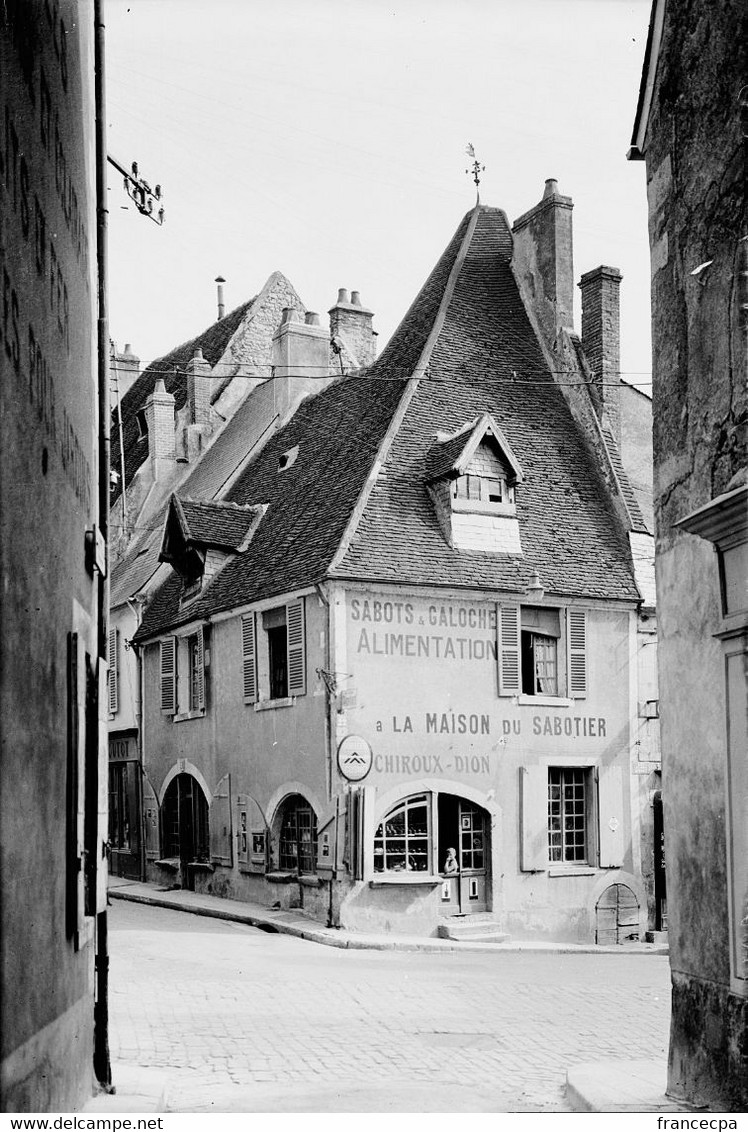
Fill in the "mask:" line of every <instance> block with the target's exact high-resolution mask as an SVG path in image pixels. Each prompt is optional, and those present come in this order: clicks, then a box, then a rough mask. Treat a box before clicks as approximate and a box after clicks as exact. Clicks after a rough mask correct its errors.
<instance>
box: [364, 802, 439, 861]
mask: <svg viewBox="0 0 748 1132" xmlns="http://www.w3.org/2000/svg"><path fill="white" fill-rule="evenodd" d="M429 808H430V807H429V799H428V796H427V795H426V794H419V795H416V796H414V797H412V798H406V799H405V800H404V801H403V802H400V803H398V805H397V806H395V808H394V809H392V810H390V812H389V813H388V814H387V816H386V817H385V819H384V821H383V822H382V823H381V824H380V826H379V827H378V829H377V831H376V834H375V835H374V871H375V872H377V873H399V872H409V873H410V872H415V873H421V872H428V871H429V858H430V854H431V830H430V822H429Z"/></svg>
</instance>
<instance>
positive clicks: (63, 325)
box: [0, 0, 108, 1112]
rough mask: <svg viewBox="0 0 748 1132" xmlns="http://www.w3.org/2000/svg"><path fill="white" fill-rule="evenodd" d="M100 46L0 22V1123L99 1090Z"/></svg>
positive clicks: (20, 10)
mask: <svg viewBox="0 0 748 1132" xmlns="http://www.w3.org/2000/svg"><path fill="white" fill-rule="evenodd" d="M98 47H99V43H98V41H97V40H96V39H95V31H94V5H93V3H86V2H83V0H81V2H80V3H76V2H74V0H60V2H59V3H55V4H44V3H41V2H38V3H37V2H36V0H28V2H24V3H8V4H4V5H3V6H2V9H1V10H0V113H1V114H2V118H3V123H4V125H3V128H2V130H0V270H1V272H2V278H3V304H2V315H0V420H2V445H0V568H1V569H2V592H3V599H2V634H1V635H0V673H1V677H2V678H1V681H0V728H1V729H2V744H1V745H0V751H1V753H0V760H1V766H2V783H3V789H2V799H1V801H0V907H1V908H2V934H1V938H0V949H1V952H2V1004H3V1011H2V1014H3V1018H2V1050H1V1060H0V1098H1V1100H0V1104H1V1107H2V1110H3V1112H49V1111H55V1110H56V1111H58V1112H59V1111H63V1112H70V1111H72V1110H75V1109H77V1108H79V1107H81V1105H82V1104H83V1103H84V1102H85V1101H86V1100H87V1099H88V1098H89V1097H90V1096H91V1093H92V1092H93V1088H94V1080H95V1073H96V1074H97V1075H98V1076H99V1079H100V1080H102V1081H106V1079H107V1077H108V1051H107V1042H106V988H105V985H104V983H103V982H102V980H101V978H100V977H99V975H98V974H97V973H98V972H102V971H103V970H104V969H105V966H106V858H105V855H104V853H103V848H102V847H103V845H104V843H105V840H106V832H105V829H106V785H105V783H106V778H105V774H106V749H105V742H106V740H105V734H106V730H105V724H104V720H103V718H102V716H101V712H100V704H101V708H102V710H103V703H102V702H101V701H102V693H103V688H104V681H105V678H106V655H105V648H104V642H105V632H104V627H105V619H106V608H105V600H104V598H105V589H104V586H105V582H104V577H105V573H106V557H105V554H106V550H105V542H104V539H105V534H106V489H105V487H104V491H103V493H102V491H101V488H102V478H101V474H100V473H101V471H102V467H101V461H100V449H99V441H100V432H99V426H100V423H101V416H100V406H101V403H102V395H103V398H104V403H105V398H106V385H105V383H104V384H103V389H102V384H101V383H100V381H99V380H97V359H99V360H100V355H99V353H98V350H97V336H96V319H97V250H98V251H99V253H101V246H102V241H101V236H100V233H99V234H98V238H97V220H96V199H97V198H96V192H97V168H98V170H99V173H100V171H101V163H102V160H103V161H105V160H106V148H105V145H104V142H103V136H102V133H101V132H99V133H98V137H97V131H96V128H95V124H96V121H97V117H98V119H99V120H100V121H103V115H102V109H101V107H102V104H101V102H100V101H99V102H98V111H99V112H98V115H97V113H96V107H97V101H96V96H95V83H96V62H97V61H99V58H98V57H97V48H98ZM97 159H98V166H97ZM99 263H100V267H103V261H102V260H101V259H100V261H99ZM99 278H102V276H99ZM105 423H106V420H105V418H104V424H105ZM102 494H103V500H102Z"/></svg>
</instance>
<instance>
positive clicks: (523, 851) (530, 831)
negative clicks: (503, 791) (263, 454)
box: [519, 766, 548, 873]
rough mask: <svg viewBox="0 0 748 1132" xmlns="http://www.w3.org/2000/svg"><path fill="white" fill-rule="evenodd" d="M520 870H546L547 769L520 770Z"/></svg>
mask: <svg viewBox="0 0 748 1132" xmlns="http://www.w3.org/2000/svg"><path fill="white" fill-rule="evenodd" d="M519 775H520V779H519V781H520V799H521V801H520V806H521V809H520V815H521V817H520V869H521V870H522V871H523V872H526V873H528V872H530V873H532V872H540V871H542V870H543V869H546V868H547V867H548V768H547V767H545V766H521V767H520V768H519Z"/></svg>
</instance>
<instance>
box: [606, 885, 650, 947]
mask: <svg viewBox="0 0 748 1132" xmlns="http://www.w3.org/2000/svg"><path fill="white" fill-rule="evenodd" d="M638 938H639V901H638V900H637V898H636V894H635V893H634V891H633V890H632V889H630V888H629V886H628V885H627V884H611V885H608V887H607V888H606V889H605V891H604V892H603V893H602V895H601V896H600V899H599V900H598V902H597V904H596V905H595V943H600V944H611V943H628V942H629V941H630V940H636V939H638Z"/></svg>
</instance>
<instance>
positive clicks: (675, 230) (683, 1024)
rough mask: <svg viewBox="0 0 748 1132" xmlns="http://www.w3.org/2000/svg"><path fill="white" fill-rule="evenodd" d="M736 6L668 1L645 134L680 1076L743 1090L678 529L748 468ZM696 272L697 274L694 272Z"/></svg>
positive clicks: (741, 53) (713, 580)
mask: <svg viewBox="0 0 748 1132" xmlns="http://www.w3.org/2000/svg"><path fill="white" fill-rule="evenodd" d="M747 42H748V15H747V14H746V10H745V8H744V6H743V5H741V3H740V2H739V0H720V2H715V3H711V4H702V3H701V2H700V0H669V2H668V3H667V5H666V11H665V24H664V34H663V41H662V46H661V50H660V56H659V63H658V69H657V78H656V87H655V95H654V100H653V105H652V112H651V115H650V121H649V129H648V134H647V138H646V146H645V149H646V160H647V191H648V197H649V207H650V244H651V253H652V317H653V363H654V365H653V368H654V382H655V384H654V405H653V409H654V462H655V473H654V474H655V515H656V526H657V552H658V558H657V593H658V617H659V625H660V632H661V638H660V646H659V672H660V703H661V716H662V747H663V798H664V801H665V837H666V856H667V869H668V873H667V887H668V912H669V925H668V926H669V935H670V957H671V966H672V977H673V1021H672V1034H671V1050H670V1067H669V1086H670V1089H671V1090H672V1091H673V1092H674V1093H676V1094H681V1095H682V1094H685V1095H686V1097H687V1098H688V1099H690V1100H691V1101H694V1102H697V1103H698V1102H703V1103H706V1104H708V1105H710V1106H712V1107H716V1108H719V1109H728V1110H736V1109H740V1110H742V1109H743V1108H744V1106H745V1102H746V1101H747V1100H748V1091H747V1090H748V1073H747V1072H746V1062H745V1054H746V1010H745V1006H746V1002H745V999H742V998H739V997H738V996H736V995H734V994H731V993H730V972H729V957H728V908H727V889H726V847H725V760H726V739H725V703H724V690H723V685H724V674H723V660H722V651H721V647H720V643H719V641H717V640H715V639H714V636H713V634H714V633H715V632H717V631H718V630H719V628H720V607H719V589H718V577H717V570H716V565H715V557H714V552H713V548H712V546H711V544H709V543H707V542H705V541H703V540H701V539H698V538H695V537H694V536H692V535H688V534H685V533H684V532H682V531H679V530H678V529H677V528H676V527H674V525H673V524H674V523H676V522H677V521H678V520H679V519H682V518H684V517H685V516H686V515H687V514H688V513H689V512H691V511H693V510H694V509H695V508H697V507H699V506H701V505H703V504H705V503H707V502H708V501H709V500H711V499H712V498H713V497H715V496H717V495H719V494H720V493H722V492H724V491H725V489H726V488H727V486H728V484H729V483H730V481H731V480H732V479H733V477H734V476H735V475H736V473H738V472H739V470H740V469H744V468H745V466H746V440H747V438H748V434H747V433H746V428H745V425H746V384H745V343H744V342H743V341H741V337H740V334H739V331H738V302H737V289H738V273H739V255H740V247H739V241H740V239H741V237H742V236H744V235H745V233H746V228H745V165H744V148H743V146H744V143H743V140H742V137H741V116H740V104H739V97H738V95H739V91H740V89H741V87H742V86H743V84H744V83H745V82H746V76H747V75H748V67H747V66H746V62H747V60H746V43H747ZM707 263H708V264H709V265H708V266H705V267H702V270H701V271H700V272H699V273H697V274H696V275H694V274H693V272H694V270H695V269H696V268H698V267H699V266H700V265H704V264H707Z"/></svg>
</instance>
